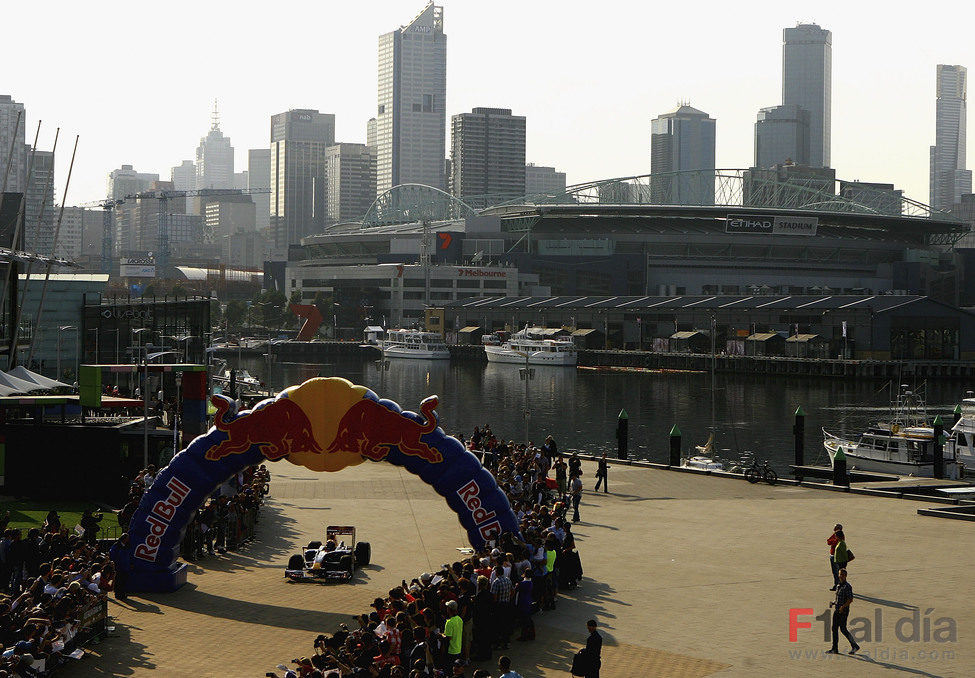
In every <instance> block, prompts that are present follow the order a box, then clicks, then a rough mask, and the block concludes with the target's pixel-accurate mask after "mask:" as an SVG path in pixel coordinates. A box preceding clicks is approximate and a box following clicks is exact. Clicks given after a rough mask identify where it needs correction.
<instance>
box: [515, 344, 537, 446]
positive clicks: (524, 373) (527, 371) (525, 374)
mask: <svg viewBox="0 0 975 678" xmlns="http://www.w3.org/2000/svg"><path fill="white" fill-rule="evenodd" d="M515 353H518V354H519V355H523V356H525V366H524V367H521V368H519V369H518V372H519V373H520V375H521V378H522V379H523V380H524V381H525V443H526V444H527V443H528V417H529V416H530V410H529V409H528V382H529V381H531V380H532V379H534V378H535V370H534V369H532V368H531V367H529V366H528V357H529V355H530V354H529V352H528V351H515Z"/></svg>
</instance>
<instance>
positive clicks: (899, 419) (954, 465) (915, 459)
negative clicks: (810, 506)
mask: <svg viewBox="0 0 975 678" xmlns="http://www.w3.org/2000/svg"><path fill="white" fill-rule="evenodd" d="M945 433H947V431H945ZM942 445H943V449H942V459H943V462H944V477H945V478H958V477H959V476H960V474H961V468H960V466H959V464H958V461H957V459H956V457H955V445H954V444H953V442H952V441H951V440H950V439H948V437H947V436H945V437H944V438H943V440H942ZM823 447H825V448H826V452H827V453H828V454H829V459H830V463H831V464H832V463H833V459H834V457H835V456H836V453H837V451H838V450H839V449H840V448H842V449H843V453H844V454H845V456H846V459H847V462H846V463H847V466H848V467H849V468H852V469H857V470H861V471H878V472H881V473H893V474H897V475H902V476H917V477H926V478H931V477H934V452H935V449H934V448H935V439H934V427H933V426H932V425H929V424H928V423H927V421H926V416H925V414H924V405H923V403H922V401H921V399H920V398H919V397H918V396H917V395H916V394H915V393H913V392H911V391H907V390H905V391H903V392H902V393H901V395H899V396H898V398H897V402H896V403H895V406H894V411H893V413H892V417H891V420H890V421H889V422H878V423H876V424H873V425H871V426H868V427H867V429H866V430H865V431H864V432H863V433H861V434H860V435H859V436H857V437H856V438H855V439H853V438H850V437H844V436H839V435H835V434H833V433H830V432H829V431H827V430H826V429H825V428H824V429H823Z"/></svg>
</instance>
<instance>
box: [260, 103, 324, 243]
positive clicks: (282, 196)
mask: <svg viewBox="0 0 975 678" xmlns="http://www.w3.org/2000/svg"><path fill="white" fill-rule="evenodd" d="M334 143H335V116H334V115H333V114H331V113H319V112H318V111H317V110H311V109H293V110H290V111H287V112H285V113H278V114H277V115H273V116H271V155H270V158H271V164H270V190H271V193H270V207H269V215H270V216H269V219H270V222H269V223H270V230H271V238H270V239H269V240H270V247H271V253H272V258H273V259H278V260H283V259H284V258H285V256H286V253H287V248H288V245H294V244H297V243H298V242H299V241H300V240H301V239H302V238H303V237H305V236H307V235H311V234H312V233H320V232H321V231H322V229H324V228H325V213H326V212H325V197H326V190H327V171H328V160H327V157H326V150H327V149H328V147H329V146H332V145H333V144H334Z"/></svg>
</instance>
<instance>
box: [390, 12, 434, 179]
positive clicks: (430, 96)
mask: <svg viewBox="0 0 975 678" xmlns="http://www.w3.org/2000/svg"><path fill="white" fill-rule="evenodd" d="M446 136H447V36H446V35H444V33H443V8H442V7H437V6H435V5H434V4H433V3H432V2H431V3H429V4H428V5H427V6H426V7H425V8H424V9H423V11H422V12H420V14H419V15H417V17H416V18H415V19H413V21H411V22H410V23H409V24H408V25H406V26H402V27H401V28H398V29H396V30H395V31H392V32H390V33H386V34H384V35H381V36H379V105H378V109H377V111H376V145H377V149H376V156H377V158H376V161H377V167H376V192H377V194H381V193H383V192H385V191H386V190H388V189H390V188H392V187H393V186H397V185H399V184H411V183H413V184H426V185H428V186H434V187H435V188H439V189H441V190H442V189H443V188H444V187H445V186H444V162H445V158H446Z"/></svg>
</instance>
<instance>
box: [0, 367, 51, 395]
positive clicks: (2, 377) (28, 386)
mask: <svg viewBox="0 0 975 678" xmlns="http://www.w3.org/2000/svg"><path fill="white" fill-rule="evenodd" d="M0 386H2V387H3V388H4V389H5V390H8V391H9V393H7V395H13V394H15V393H30V392H31V391H42V390H44V387H43V386H41V385H40V384H36V383H34V382H33V381H26V380H24V379H18V378H17V377H13V376H11V375H9V374H7V373H6V372H0Z"/></svg>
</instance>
